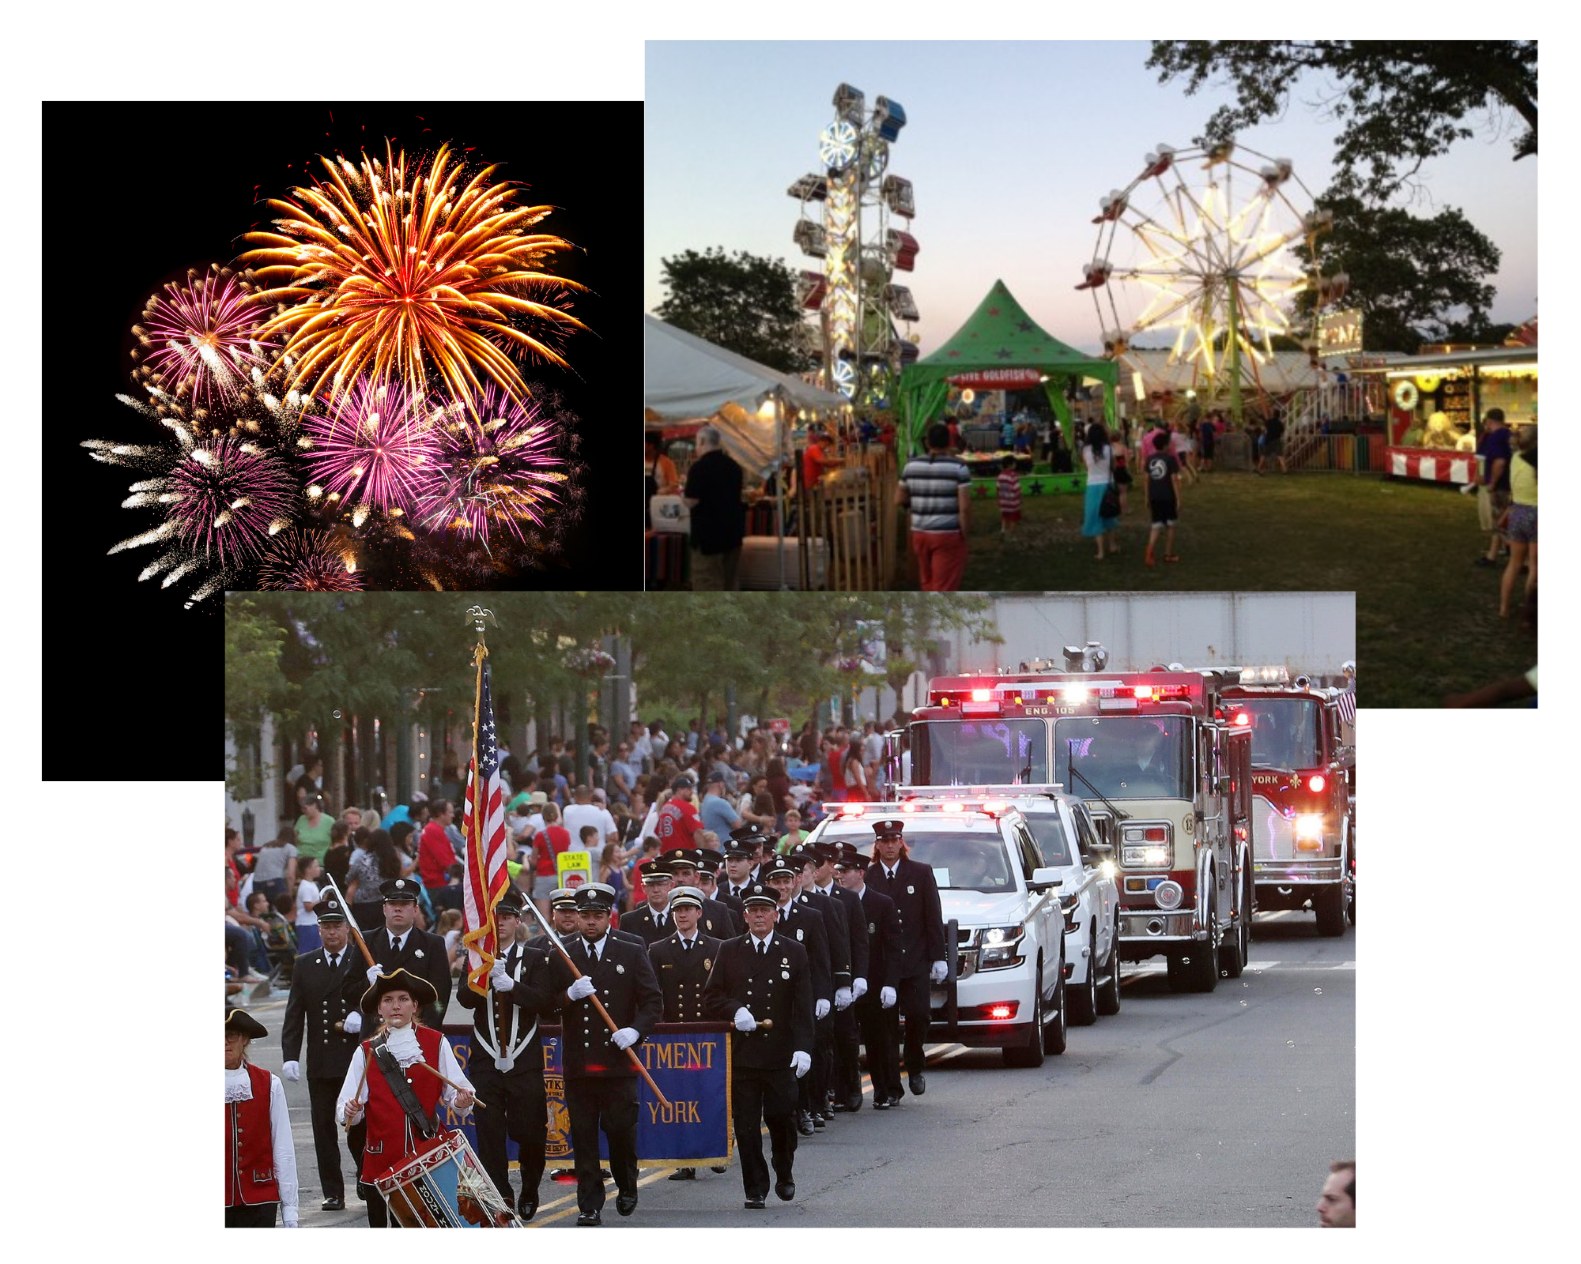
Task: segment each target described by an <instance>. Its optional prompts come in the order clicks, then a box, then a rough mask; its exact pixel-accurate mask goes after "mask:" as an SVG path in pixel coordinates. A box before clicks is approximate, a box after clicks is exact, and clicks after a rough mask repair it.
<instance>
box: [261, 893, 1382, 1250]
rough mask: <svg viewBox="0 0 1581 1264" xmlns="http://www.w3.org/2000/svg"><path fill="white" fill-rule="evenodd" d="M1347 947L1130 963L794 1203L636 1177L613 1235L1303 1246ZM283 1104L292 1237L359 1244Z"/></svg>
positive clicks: (851, 1144) (848, 1153) (813, 1150)
mask: <svg viewBox="0 0 1581 1264" xmlns="http://www.w3.org/2000/svg"><path fill="white" fill-rule="evenodd" d="M1355 942H1356V941H1355V931H1354V929H1347V931H1346V933H1345V935H1344V936H1343V937H1341V938H1338V939H1322V938H1319V937H1318V936H1317V935H1316V933H1315V930H1314V927H1313V919H1312V916H1311V914H1309V913H1288V912H1287V913H1275V914H1265V915H1262V916H1260V917H1259V918H1258V921H1257V937H1256V939H1255V940H1254V942H1253V951H1252V960H1251V964H1250V966H1249V967H1248V968H1247V971H1246V973H1245V975H1243V976H1242V977H1241V978H1240V979H1221V980H1220V981H1219V986H1218V988H1217V990H1215V991H1214V992H1212V993H1210V994H1206V995H1198V994H1176V993H1173V992H1171V991H1170V989H1169V985H1168V983H1167V981H1166V978H1165V972H1164V965H1163V960H1162V959H1161V958H1155V959H1153V960H1150V961H1144V962H1137V963H1132V964H1130V965H1127V966H1126V968H1125V974H1124V985H1123V989H1122V996H1123V1004H1122V1007H1121V1010H1120V1013H1119V1014H1117V1015H1115V1016H1113V1017H1109V1018H1100V1019H1099V1020H1098V1021H1097V1023H1096V1024H1095V1025H1093V1026H1090V1027H1072V1028H1071V1029H1070V1038H1069V1048H1068V1051H1067V1052H1066V1053H1065V1054H1064V1055H1063V1056H1060V1057H1050V1058H1049V1059H1048V1060H1047V1061H1046V1062H1045V1063H1044V1064H1043V1066H1042V1067H1040V1068H1037V1069H1035V1070H1011V1069H1008V1068H1006V1067H1005V1066H1004V1065H1003V1064H1002V1062H1001V1059H1000V1055H999V1054H998V1053H997V1052H996V1051H993V1050H969V1049H964V1048H962V1047H961V1046H959V1045H950V1044H935V1045H931V1046H930V1047H929V1069H928V1074H927V1092H926V1094H925V1095H924V1096H923V1097H920V1098H918V1097H913V1096H911V1095H910V1094H908V1095H907V1096H906V1097H905V1099H904V1100H903V1102H902V1103H901V1105H899V1106H898V1107H896V1108H894V1109H893V1110H890V1111H888V1112H884V1113H879V1112H875V1111H872V1110H870V1109H868V1107H869V1106H870V1105H871V1093H870V1091H869V1095H868V1097H867V1099H866V1100H865V1101H864V1106H863V1109H862V1110H861V1111H860V1112H858V1113H857V1114H854V1115H849V1114H842V1115H838V1116H836V1117H835V1119H834V1120H833V1122H831V1123H830V1124H829V1125H828V1127H827V1128H826V1129H825V1130H824V1131H822V1132H819V1133H817V1134H816V1135H815V1136H813V1137H810V1138H802V1139H801V1142H800V1146H799V1148H798V1150H797V1152H796V1198H795V1201H793V1202H789V1203H784V1202H780V1201H778V1200H777V1199H774V1198H770V1199H769V1202H768V1207H767V1209H766V1210H764V1211H746V1210H743V1208H742V1190H741V1174H740V1170H739V1167H738V1165H737V1164H736V1163H735V1162H734V1161H732V1164H731V1167H730V1170H729V1171H728V1172H726V1173H724V1174H722V1175H721V1174H715V1173H713V1172H710V1171H708V1170H707V1169H706V1168H704V1169H702V1170H700V1171H699V1173H698V1179H697V1180H696V1181H695V1182H671V1181H669V1180H668V1179H667V1177H668V1175H669V1169H664V1168H656V1167H655V1168H643V1169H642V1170H641V1179H640V1182H639V1188H640V1194H641V1201H640V1203H639V1206H638V1208H637V1211H636V1214H635V1215H633V1216H632V1217H631V1218H630V1219H619V1218H617V1217H614V1216H610V1217H608V1218H607V1219H606V1220H605V1222H604V1223H605V1225H606V1226H608V1227H611V1228H614V1227H638V1228H641V1227H668V1226H694V1227H695V1226H697V1225H699V1224H707V1225H711V1226H725V1227H729V1226H733V1225H736V1224H741V1225H763V1224H778V1225H806V1226H823V1227H828V1226H842V1227H844V1226H849V1227H857V1226H908V1227H948V1226H966V1227H977V1226H983V1227H989V1226H1001V1225H1016V1226H1045V1225H1046V1226H1130V1227H1151V1226H1175V1225H1192V1226H1220V1227H1231V1226H1269V1227H1274V1226H1311V1225H1313V1224H1315V1216H1314V1212H1313V1204H1314V1201H1315V1199H1316V1196H1317V1191H1318V1187H1319V1186H1320V1185H1321V1184H1322V1182H1323V1176H1324V1173H1326V1172H1327V1170H1328V1164H1329V1162H1330V1161H1331V1160H1333V1159H1336V1158H1345V1157H1349V1156H1350V1155H1352V1154H1353V1153H1354V1152H1355V1149H1356V1132H1355V1110H1354V1102H1355V1048H1356V1042H1355V1035H1356V1021H1355V996H1356V986H1355V984H1356V975H1355V955H1356V954H1355ZM250 1009H251V1012H252V1013H254V1014H255V1015H257V1016H258V1018H259V1019H260V1020H262V1021H263V1022H264V1024H265V1025H266V1026H268V1027H269V1029H270V1034H269V1036H268V1038H267V1039H262V1040H259V1041H257V1042H256V1043H255V1044H254V1046H253V1048H252V1050H251V1056H252V1058H253V1060H254V1062H255V1063H256V1064H257V1065H259V1066H263V1067H265V1068H268V1069H270V1070H278V1069H279V1063H280V1049H279V1029H280V1021H281V1017H282V1016H283V1013H284V1009H285V1000H284V997H283V996H281V997H277V998H275V999H273V1000H269V1001H258V1002H254V1003H252V1004H251V1006H250ZM464 1014H465V1011H463V1010H461V1009H460V1007H459V1006H457V1005H455V1004H452V1006H451V1009H450V1013H449V1014H448V1015H447V1022H450V1023H456V1022H460V1021H462V1016H463V1015H464ZM285 1087H286V1097H287V1100H288V1102H289V1104H290V1107H291V1121H292V1125H293V1133H294V1136H295V1139H296V1149H297V1170H298V1172H299V1174H300V1180H301V1207H302V1225H303V1227H304V1228H306V1227H315V1228H322V1227H360V1226H363V1225H365V1224H366V1223H367V1220H366V1217H365V1215H364V1214H363V1207H362V1204H361V1203H359V1202H356V1201H354V1200H349V1199H348V1206H347V1208H346V1210H345V1211H343V1212H333V1213H325V1212H321V1211H319V1210H318V1204H319V1201H320V1192H319V1189H318V1182H317V1174H316V1169H315V1166H314V1160H313V1145H312V1132H311V1129H310V1128H309V1126H308V1097H307V1085H306V1083H305V1082H301V1083H295V1084H287V1085H286V1086H285ZM864 1087H866V1085H865V1082H864ZM343 1158H344V1159H345V1168H346V1171H347V1188H348V1191H349V1190H350V1189H351V1188H352V1185H351V1176H350V1167H351V1165H350V1159H349V1157H346V1156H345V1155H344V1151H343ZM540 1193H541V1197H542V1200H543V1202H542V1205H541V1207H540V1209H539V1211H538V1214H537V1217H536V1218H535V1219H534V1221H533V1223H532V1226H531V1227H533V1228H538V1227H562V1226H564V1227H570V1226H571V1225H573V1224H574V1222H575V1218H576V1210H577V1209H576V1197H575V1186H574V1185H572V1184H565V1185H555V1184H553V1183H552V1182H551V1181H550V1180H549V1179H548V1178H547V1177H546V1178H545V1181H544V1184H543V1187H542V1189H541V1191H540ZM879 1195H882V1196H879Z"/></svg>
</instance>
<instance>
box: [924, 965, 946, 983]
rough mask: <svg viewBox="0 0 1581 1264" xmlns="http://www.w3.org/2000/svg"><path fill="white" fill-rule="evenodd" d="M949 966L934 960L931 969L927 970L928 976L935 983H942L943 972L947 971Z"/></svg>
mask: <svg viewBox="0 0 1581 1264" xmlns="http://www.w3.org/2000/svg"><path fill="white" fill-rule="evenodd" d="M949 968H950V967H949V966H948V965H947V964H946V963H945V962H943V961H935V962H934V963H933V969H931V970H929V971H928V978H929V979H931V980H932V981H933V982H935V983H943V982H944V975H945V972H946V971H948V970H949Z"/></svg>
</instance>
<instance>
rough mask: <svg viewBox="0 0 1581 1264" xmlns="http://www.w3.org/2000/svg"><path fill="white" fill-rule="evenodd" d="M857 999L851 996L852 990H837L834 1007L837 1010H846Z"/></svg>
mask: <svg viewBox="0 0 1581 1264" xmlns="http://www.w3.org/2000/svg"><path fill="white" fill-rule="evenodd" d="M855 999H856V997H854V996H852V995H851V989H850V988H835V990H834V1007H835V1008H836V1009H844V1008H846V1006H848V1005H850V1003H851V1002H852V1001H854V1000H855Z"/></svg>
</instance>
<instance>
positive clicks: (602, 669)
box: [565, 647, 615, 679]
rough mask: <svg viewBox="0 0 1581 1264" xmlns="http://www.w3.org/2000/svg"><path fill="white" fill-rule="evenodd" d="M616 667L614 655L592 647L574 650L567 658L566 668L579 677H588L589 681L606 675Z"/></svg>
mask: <svg viewBox="0 0 1581 1264" xmlns="http://www.w3.org/2000/svg"><path fill="white" fill-rule="evenodd" d="M614 665H615V659H614V656H613V655H611V654H606V653H605V652H604V651H603V650H600V649H593V648H591V647H589V648H587V649H580V650H572V651H571V652H570V653H569V654H567V655H566V656H565V668H566V670H567V671H570V672H575V673H576V674H577V675H578V676H586V677H588V678H589V679H592V678H594V677H597V676H602V675H604V674H605V673H607V672H608V671H609V670H610V668H612V667H614Z"/></svg>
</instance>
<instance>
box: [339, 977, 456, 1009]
mask: <svg viewBox="0 0 1581 1264" xmlns="http://www.w3.org/2000/svg"><path fill="white" fill-rule="evenodd" d="M391 992H405V993H407V994H408V995H409V996H410V997H411V998H412V1000H414V1001H416V1002H417V1007H418V1008H419V1009H421V1008H422V1007H423V1006H424V1005H437V1004H439V993H438V992H436V991H434V985H433V984H432V983H430V982H429V981H428V980H427V979H425V978H423V977H422V975H419V974H412V973H411V972H410V971H408V970H393V971H391V972H390V973H389V974H381V975H380V976H379V977H378V978H377V979H375V980H374V983H373V986H372V987H370V988H369V989H368V990H367V991H366V992H364V993H363V994H362V1000H361V1001H360V1002H359V1003H358V1006H357V1008H358V1009H360V1010H362V1012H363V1013H364V1014H368V1015H370V1016H371V1015H373V1014H377V1013H378V1012H379V1002H380V1001H381V1000H383V999H384V998H385V996H387V995H388V994H389V993H391Z"/></svg>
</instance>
